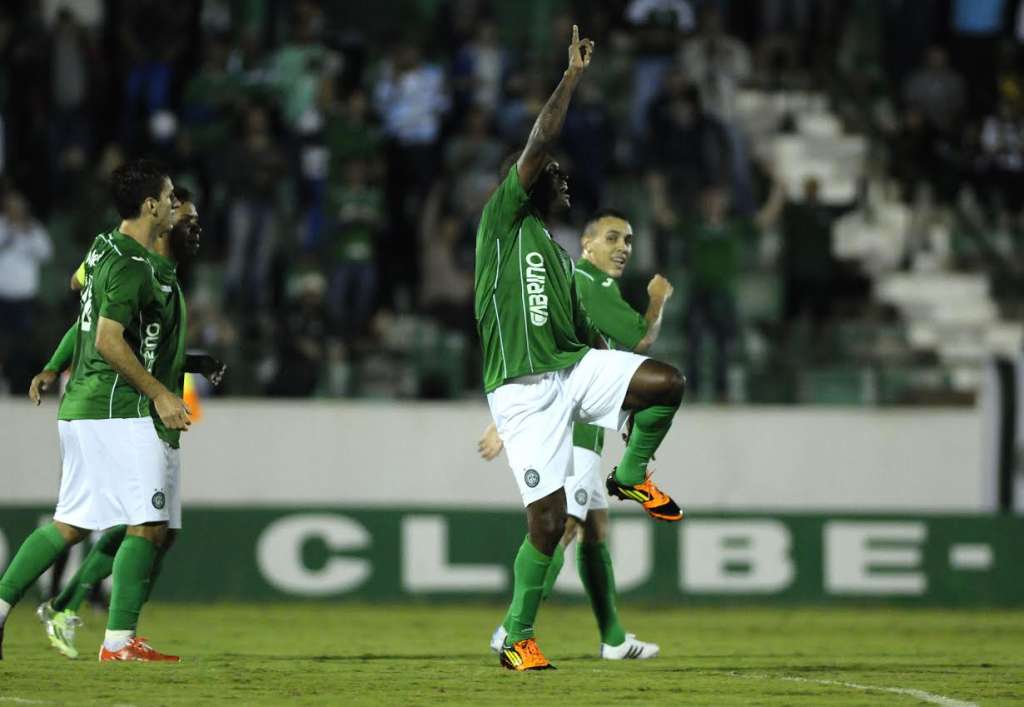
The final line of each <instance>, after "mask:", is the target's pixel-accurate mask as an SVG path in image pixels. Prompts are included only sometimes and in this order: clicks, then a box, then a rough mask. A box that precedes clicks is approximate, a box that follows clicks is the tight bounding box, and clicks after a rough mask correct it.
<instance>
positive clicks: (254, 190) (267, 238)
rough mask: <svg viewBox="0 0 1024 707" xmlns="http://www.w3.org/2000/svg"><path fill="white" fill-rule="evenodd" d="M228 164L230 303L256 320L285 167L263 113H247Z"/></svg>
mask: <svg viewBox="0 0 1024 707" xmlns="http://www.w3.org/2000/svg"><path fill="white" fill-rule="evenodd" d="M227 162H228V164H227V171H228V175H227V176H228V184H229V188H230V197H229V203H228V253H227V259H228V262H227V272H226V285H227V293H228V300H229V304H232V305H236V306H239V307H241V308H242V309H243V311H245V312H247V313H253V314H256V313H258V312H259V310H260V309H262V307H263V306H265V305H266V304H267V303H268V302H269V300H270V292H269V281H268V275H269V271H270V261H271V258H272V257H273V255H274V248H275V242H274V240H275V239H274V232H275V228H276V226H277V218H278V214H277V197H278V180H279V179H280V178H281V177H282V176H283V175H284V174H285V169H286V167H287V164H286V162H285V158H284V155H283V153H282V152H281V150H280V148H279V147H278V146H277V143H276V141H275V138H274V136H273V134H272V133H271V130H270V116H269V115H268V113H267V110H266V109H265V108H263V107H261V106H258V105H253V106H250V107H249V108H248V109H247V110H246V112H245V114H244V116H243V124H242V135H241V139H240V140H239V142H238V144H237V145H236V146H235V148H234V149H233V150H232V151H231V155H230V157H229V159H228V161H227ZM250 306H254V307H255V311H253V310H251V309H250Z"/></svg>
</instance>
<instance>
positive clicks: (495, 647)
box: [491, 625, 508, 653]
mask: <svg viewBox="0 0 1024 707" xmlns="http://www.w3.org/2000/svg"><path fill="white" fill-rule="evenodd" d="M506 638H508V631H506V630H505V627H504V626H501V625H499V626H498V628H496V629H494V633H492V634H491V653H501V647H502V646H503V645H505V639H506Z"/></svg>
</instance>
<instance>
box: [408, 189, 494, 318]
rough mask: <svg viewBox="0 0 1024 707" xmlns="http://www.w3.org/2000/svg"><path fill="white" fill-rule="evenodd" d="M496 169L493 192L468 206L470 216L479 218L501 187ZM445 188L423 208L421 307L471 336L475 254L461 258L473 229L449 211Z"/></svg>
mask: <svg viewBox="0 0 1024 707" xmlns="http://www.w3.org/2000/svg"><path fill="white" fill-rule="evenodd" d="M497 173H498V170H497V169H495V171H494V173H493V174H492V177H491V189H490V190H489V191H488V192H486V193H484V194H482V195H479V196H478V199H479V200H478V202H477V203H476V204H466V205H465V206H464V208H466V209H471V210H469V211H466V212H465V213H467V214H473V216H474V217H475V216H476V215H477V214H479V213H480V209H481V208H482V207H483V204H484V203H485V202H486V201H487V196H489V193H490V191H493V190H494V187H496V186H497V178H496V177H494V176H493V175H496V174H497ZM444 196H445V195H444V188H443V185H441V184H438V185H437V186H436V187H435V188H434V189H433V190H431V192H430V196H429V197H428V198H427V201H426V203H425V204H424V208H423V221H422V224H421V226H420V249H421V250H422V251H423V272H422V275H421V277H420V290H419V299H418V302H419V305H420V307H421V309H422V311H423V312H426V313H428V314H430V315H431V316H433V317H435V318H436V319H437V320H438V321H439V322H441V324H442V325H443V326H445V327H446V328H449V329H456V330H459V331H464V332H466V333H467V335H470V334H471V332H472V330H473V328H474V321H475V320H474V317H473V255H472V250H471V249H468V250H469V253H468V257H465V258H463V257H461V252H460V250H461V249H460V244H461V243H463V242H465V241H469V242H470V243H471V242H472V238H473V226H474V224H472V223H471V222H469V221H467V219H466V218H465V217H463V216H460V215H458V214H456V213H454V212H451V211H448V212H446V211H445V203H444V202H445V199H444Z"/></svg>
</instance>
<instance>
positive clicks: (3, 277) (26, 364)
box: [0, 190, 53, 392]
mask: <svg viewBox="0 0 1024 707" xmlns="http://www.w3.org/2000/svg"><path fill="white" fill-rule="evenodd" d="M52 257H53V243H52V242H51V241H50V236H49V234H48V233H47V232H46V229H45V228H43V226H42V224H40V223H39V222H38V221H37V220H36V219H34V218H33V217H32V214H31V213H30V212H29V208H28V202H27V201H26V200H25V197H24V196H23V195H22V194H21V193H20V192H17V191H14V190H11V191H8V192H7V193H6V194H5V195H4V197H3V214H2V215H0V322H3V326H2V327H0V385H2V382H3V379H4V378H6V382H7V383H8V384H9V385H10V387H11V388H12V389H13V390H16V391H19V392H20V391H23V390H27V389H28V382H29V381H30V380H31V379H32V375H33V373H34V371H35V369H36V368H37V366H38V362H37V361H33V360H32V355H31V350H30V349H29V348H28V347H26V346H25V344H26V341H27V340H28V339H29V337H30V335H31V334H32V332H33V330H34V329H36V328H37V327H38V322H37V321H36V320H35V313H36V300H37V299H38V297H39V282H40V269H41V266H42V265H43V263H46V262H48V261H49V260H50V259H51V258H52Z"/></svg>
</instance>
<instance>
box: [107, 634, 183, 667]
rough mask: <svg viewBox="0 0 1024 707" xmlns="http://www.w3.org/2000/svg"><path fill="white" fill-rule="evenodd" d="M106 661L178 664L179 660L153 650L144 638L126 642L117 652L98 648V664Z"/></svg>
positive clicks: (176, 657)
mask: <svg viewBox="0 0 1024 707" xmlns="http://www.w3.org/2000/svg"><path fill="white" fill-rule="evenodd" d="M108 660H137V661H141V662H143V663H180V662H181V658H180V657H179V656H176V655H166V654H164V653H160V652H159V651H156V650H154V649H153V646H151V645H149V644H148V643H146V639H145V638H139V637H138V636H136V637H135V638H133V639H131V640H130V641H128V643H127V644H125V646H124V648H122V649H121V650H117V651H108V650H107V648H106V646H102V647H101V648H100V662H101V663H102V662H105V661H108Z"/></svg>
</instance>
